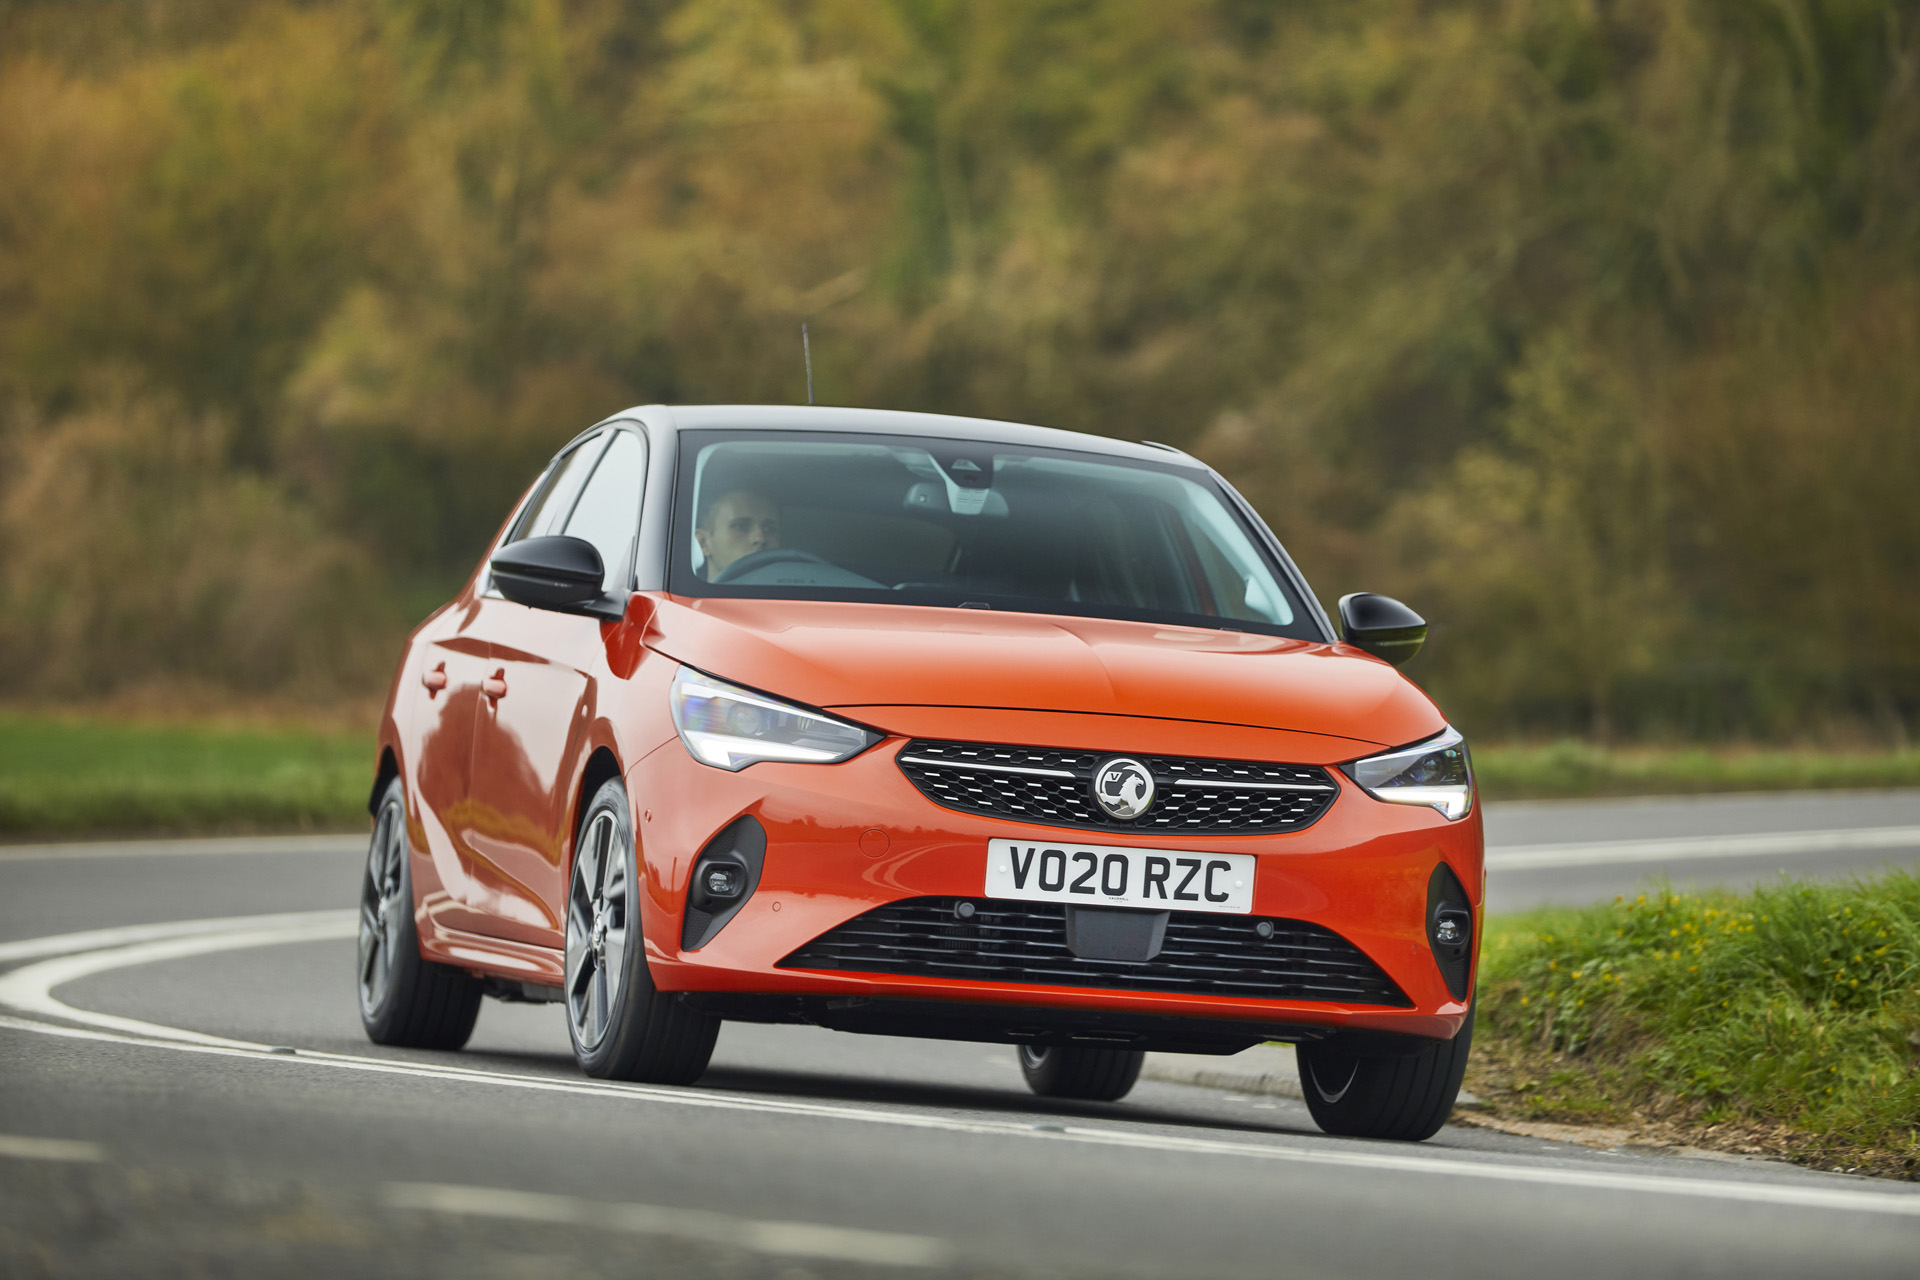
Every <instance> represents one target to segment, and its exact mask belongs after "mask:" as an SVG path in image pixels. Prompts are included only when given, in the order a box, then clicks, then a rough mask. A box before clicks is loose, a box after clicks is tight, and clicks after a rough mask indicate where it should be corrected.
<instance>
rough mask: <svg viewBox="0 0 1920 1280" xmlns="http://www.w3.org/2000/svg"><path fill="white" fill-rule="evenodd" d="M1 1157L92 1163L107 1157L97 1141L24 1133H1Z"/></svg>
mask: <svg viewBox="0 0 1920 1280" xmlns="http://www.w3.org/2000/svg"><path fill="white" fill-rule="evenodd" d="M0 1159H8V1160H70V1161H74V1162H77V1163H83V1164H85V1163H91V1162H94V1161H98V1160H104V1159H106V1153H105V1152H103V1151H102V1150H101V1149H100V1144H99V1143H97V1142H71V1141H68V1140H67V1139H65V1138H29V1137H27V1136H25V1135H24V1134H17V1133H0Z"/></svg>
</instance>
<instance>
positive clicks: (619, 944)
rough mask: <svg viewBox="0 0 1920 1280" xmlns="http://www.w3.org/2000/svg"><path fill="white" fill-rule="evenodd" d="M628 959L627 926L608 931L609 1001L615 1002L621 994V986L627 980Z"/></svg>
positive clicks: (606, 962)
mask: <svg viewBox="0 0 1920 1280" xmlns="http://www.w3.org/2000/svg"><path fill="white" fill-rule="evenodd" d="M626 958H627V931H626V928H625V926H622V927H620V928H617V929H616V928H612V927H609V928H608V929H607V950H606V960H605V964H606V970H607V978H606V981H607V999H608V1000H609V1001H611V1000H613V999H614V998H615V997H617V996H618V995H619V994H620V984H621V982H622V981H624V980H625V974H626Z"/></svg>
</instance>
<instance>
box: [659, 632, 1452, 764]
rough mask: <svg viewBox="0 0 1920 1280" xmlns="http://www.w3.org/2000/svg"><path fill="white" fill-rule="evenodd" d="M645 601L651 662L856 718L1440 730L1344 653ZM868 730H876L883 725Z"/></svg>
mask: <svg viewBox="0 0 1920 1280" xmlns="http://www.w3.org/2000/svg"><path fill="white" fill-rule="evenodd" d="M654 600H655V609H654V616H653V620H652V622H651V624H650V625H649V628H648V635H647V643H648V644H649V646H650V647H652V648H654V649H655V650H656V651H658V652H660V653H663V654H666V655H668V656H670V657H673V658H676V659H678V660H680V661H681V662H684V663H686V664H687V665H689V666H692V667H697V668H699V669H700V670H702V671H705V672H707V673H708V674H709V675H714V676H719V677H720V678H721V679H724V680H732V681H735V682H737V683H739V684H743V685H747V686H749V687H751V688H754V689H758V690H761V691H762V692H765V693H769V694H773V695H775V696H777V697H782V698H787V699H790V700H792V701H795V702H801V703H805V704H807V705H810V706H814V707H821V708H831V709H835V710H839V711H843V712H846V713H848V714H849V715H851V716H853V717H854V718H856V719H859V718H862V717H861V716H860V715H859V709H860V708H863V707H866V708H873V709H876V710H878V709H882V708H887V707H912V706H923V707H925V706H934V707H986V708H1009V709H1021V710H1032V711H1059V712H1079V713H1090V714H1096V715H1124V716H1140V717H1153V718H1162V719H1171V720H1190V721H1202V722H1208V723H1214V724H1231V725H1248V726H1253V727H1257V728H1268V729H1286V730H1291V731H1294V732H1298V733H1313V734H1321V735H1325V736H1330V737H1337V738H1347V739H1351V740H1352V741H1353V742H1355V743H1356V744H1358V746H1359V747H1360V748H1364V747H1367V746H1399V745H1402V744H1404V743H1408V742H1415V741H1418V740H1419V739H1421V738H1424V737H1428V736H1430V735H1432V734H1434V733H1438V732H1439V731H1440V730H1441V729H1442V728H1443V727H1444V726H1445V723H1446V722H1445V719H1444V717H1442V716H1441V714H1440V712H1439V709H1438V708H1436V707H1435V706H1434V705H1433V703H1432V701H1431V700H1429V699H1428V698H1427V696H1426V695H1425V694H1424V693H1422V692H1421V691H1420V690H1419V688H1417V687H1416V686H1415V685H1414V684H1413V683H1412V682H1411V681H1409V680H1407V679H1406V678H1405V677H1403V676H1401V675H1400V674H1399V673H1398V672H1397V671H1395V670H1394V669H1393V668H1392V667H1390V666H1388V665H1387V664H1386V663H1384V662H1381V661H1379V660H1378V659H1376V658H1372V657H1369V656H1367V655H1365V654H1363V653H1361V652H1360V651H1359V650H1357V649H1354V648H1351V647H1349V646H1347V645H1341V644H1321V643H1314V642H1309V641H1303V640H1287V639H1282V638H1279V637H1275V636H1264V635H1251V634H1248V633H1245V632H1238V631H1216V630H1211V629H1206V628H1198V627H1178V626H1164V625H1157V624H1153V623H1142V622H1122V621H1116V620H1111V619H1105V618H1074V617H1062V616H1058V615H1052V614H1033V613H998V612H988V611H986V610H972V609H967V610H961V609H940V608H924V607H920V606H915V605H892V604H843V603H830V602H819V601H793V600H717V599H688V598H685V597H673V596H664V595H662V596H655V597H654ZM866 719H867V721H868V723H873V724H875V725H876V726H877V727H880V728H885V727H886V724H885V718H884V715H874V716H868V717H866ZM1356 754H1358V750H1356Z"/></svg>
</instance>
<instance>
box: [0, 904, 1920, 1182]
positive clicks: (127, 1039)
mask: <svg viewBox="0 0 1920 1280" xmlns="http://www.w3.org/2000/svg"><path fill="white" fill-rule="evenodd" d="M196 923H204V922H196ZM228 923H229V925H230V926H231V927H230V928H229V930H228V931H226V932H224V933H202V934H199V935H196V936H191V937H178V936H176V937H171V938H161V939H157V940H155V941H153V942H150V943H140V944H135V945H131V946H122V947H116V948H113V949H111V950H107V951H99V952H93V953H86V954H81V955H73V956H65V957H61V958H59V959H54V960H43V961H41V962H40V963H38V964H33V965H28V966H26V967H24V968H21V969H16V970H13V971H12V972H10V973H7V974H5V975H0V1005H7V1006H9V1007H12V1008H14V1009H17V1010H19V1011H21V1012H23V1013H39V1014H42V1015H43V1016H53V1017H58V1018H62V1019H65V1020H68V1021H71V1022H79V1023H83V1024H86V1025H84V1026H58V1025H55V1024H52V1023H48V1022H42V1021H39V1020H37V1019H35V1018H31V1017H27V1018H21V1017H9V1016H6V1015H4V1014H0V1027H4V1028H8V1029H11V1030H17V1031H27V1032H32V1033H34V1034H38V1035H47V1036H54V1037H58V1038H63V1039H73V1040H87V1041H92V1042H95V1043H106V1044H120V1045H127V1046H133V1047H139V1048H145V1049H149V1050H157V1051H172V1052H178V1053H195V1054H207V1055H213V1056H217V1057H233V1058H249V1059H252V1060H254V1061H256V1062H259V1063H263V1064H274V1065H280V1066H289V1067H303V1068H304V1067H318V1068H324V1069H328V1070H337V1071H358V1072H364V1073H368V1074H374V1075H390V1076H409V1077H414V1078H417V1079H424V1080H437V1081H444V1082H452V1083H460V1084H468V1085H478V1086H483V1087H488V1088H500V1089H517V1090H525V1091H530V1092H539V1093H560V1094H570V1095H574V1096H580V1097H593V1098H608V1099H623V1100H626V1101H630V1102H651V1103H661V1104H667V1105H672V1106H683V1107H696V1108H702V1109H706V1110H714V1111H744V1112H754V1113H758V1114H761V1115H779V1116H788V1117H796V1118H805V1119H818V1120H834V1121H846V1122H854V1123H861V1124H883V1125H889V1126H895V1127H899V1128H906V1129H919V1130H926V1131H935V1132H943V1133H957V1134H971V1135H978V1136H986V1137H1003V1138H1023V1139H1026V1140H1029V1141H1041V1142H1072V1143H1077V1144H1081V1145H1090V1146H1101V1147H1113V1148H1122V1149H1130V1150H1139V1151H1160V1152H1169V1153H1177V1154H1182V1155H1197V1156H1232V1157H1235V1158H1238V1159H1246V1160H1269V1161H1279V1162H1282V1163H1289V1164H1310V1165H1321V1166H1334V1167H1340V1168H1349V1169H1370V1170H1390V1171H1392V1172H1396V1173H1418V1174H1428V1175H1439V1176H1444V1177H1449V1178H1478V1179H1486V1180H1492V1181H1497V1182H1507V1183H1527V1184H1533V1185H1536V1186H1551V1187H1572V1188H1579V1189H1583V1190H1588V1191H1630V1192H1637V1193H1642V1194H1649V1193H1650V1194H1654V1195H1669V1196H1692V1197H1696V1198H1702V1199H1713V1200H1733V1201H1743V1202H1746V1203H1749V1204H1766V1205H1775V1206H1780V1207H1786V1208H1800V1209H1833V1210H1845V1211H1851V1212H1856V1213H1877V1214H1894V1215H1898V1216H1902V1217H1914V1218H1920V1193H1916V1192H1909V1191H1897V1190H1892V1189H1888V1190H1875V1191H1865V1190H1857V1189H1854V1188H1851V1187H1834V1186H1810V1185H1804V1184H1782V1183H1765V1182H1734V1181H1727V1180H1716V1179H1705V1178H1681V1177H1674V1176H1672V1175H1668V1174H1644V1175H1643V1174H1632V1173H1615V1172H1609V1171H1607V1170H1602V1169H1568V1168H1554V1167H1547V1166H1539V1165H1523V1164H1505V1163H1499V1162H1496V1161H1491V1160H1489V1161H1481V1160H1469V1159H1463V1158H1460V1157H1458V1156H1425V1155H1392V1154H1388V1153H1386V1152H1380V1151H1371V1150H1364V1149H1359V1150H1356V1149H1353V1148H1349V1147H1345V1146H1329V1147H1325V1148H1314V1147H1297V1146H1289V1145H1286V1144H1282V1143H1263V1144H1258V1145H1256V1144H1253V1143H1247V1142H1228V1141H1223V1140H1221V1139H1217V1138H1194V1137H1186V1136H1182V1135H1176V1134H1162V1133H1145V1132H1138V1131H1133V1130H1127V1129H1118V1128H1091V1127H1086V1126H1080V1125H1062V1126H1058V1127H1054V1126H1052V1125H1049V1126H1048V1127H1047V1128H1044V1129H1042V1128H1036V1127H1035V1126H1033V1125H1032V1124H1030V1123H1025V1122H1021V1121H1012V1120H986V1119H963V1118H960V1117H955V1116H943V1115H937V1114H932V1113H925V1112H912V1111H905V1110H884V1109H881V1108H876V1107H860V1106H850V1105H846V1104H841V1103H821V1102H806V1101H801V1100H798V1099H785V1098H766V1097H759V1096H755V1095H751V1094H737V1093H725V1092H722V1091H719V1090H707V1089H676V1088H668V1087H665V1086H658V1085H636V1084H613V1083H608V1082H604V1081H593V1080H569V1079H563V1078H560V1077H552V1076H532V1075H520V1074H513V1073H508V1072H500V1071H485V1070H478V1069H475V1068H471V1067H458V1066H452V1065H447V1064H440V1063H433V1062H417V1061H409V1060H406V1059H397V1058H374V1057H362V1056H356V1055H350V1054H335V1053H321V1052H314V1051H310V1050H300V1051H298V1052H297V1053H293V1054H286V1053H274V1052H272V1051H271V1050H270V1049H269V1047H268V1046H266V1045H261V1044H252V1043H249V1042H247V1041H243V1040H229V1039H225V1038H223V1037H220V1036H209V1035H203V1034H201V1033H200V1032H197V1031H187V1030H183V1029H180V1028H175V1027H165V1026H160V1025H158V1024H156V1023H149V1022H140V1021H137V1020H135V1019H131V1018H119V1017H115V1016H114V1015H111V1014H102V1013H94V1012H92V1011H90V1010H84V1009H76V1008H74V1007H73V1006H71V1005H67V1004H64V1003H62V1002H61V1001H59V1000H58V999H56V998H55V997H54V995H53V988H55V987H57V986H59V985H60V984H62V983H64V982H71V981H73V980H74V979H75V978H79V977H85V976H89V975H91V974H96V973H104V972H107V971H109V970H112V969H117V968H124V967H128V966H131V965H136V964H145V963H151V962H153V961H156V960H172V959H180V958H182V957H185V956H192V955H206V954H211V953H215V952H219V951H234V950H242V949H245V948H248V947H256V946H270V945H275V944H279V943H288V942H310V941H318V940H333V939H344V938H349V937H352V936H353V933H354V930H355V928H356V927H357V925H356V918H355V916H354V913H353V912H351V911H320V912H301V913H297V914H295V915H293V916H240V917H235V918H233V919H232V920H230V921H229V922H228ZM146 927H149V928H154V929H162V928H165V927H166V926H146ZM176 927H177V926H176ZM69 936H73V935H69ZM43 941H46V942H49V943H50V942H51V941H52V940H51V939H47V940H43Z"/></svg>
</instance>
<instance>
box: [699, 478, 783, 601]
mask: <svg viewBox="0 0 1920 1280" xmlns="http://www.w3.org/2000/svg"><path fill="white" fill-rule="evenodd" d="M693 537H694V540H695V541H696V542H698V543H699V544H700V554H701V555H702V556H703V557H704V558H705V561H706V562H705V563H704V564H703V565H702V566H701V572H702V573H703V574H705V575H706V578H707V581H709V582H712V581H713V580H714V579H716V578H718V577H719V576H720V575H721V574H723V573H725V572H726V571H727V566H728V565H730V564H732V563H733V562H734V561H735V560H738V559H740V558H741V557H742V556H750V555H752V554H753V553H754V552H756V551H772V550H774V549H775V548H777V547H778V546H779V545H780V508H779V507H778V506H776V505H774V501H773V499H772V498H769V497H768V496H767V495H766V494H764V493H760V492H758V491H756V490H753V489H732V490H729V491H728V492H726V493H723V494H721V495H720V496H719V497H718V498H715V499H714V500H713V501H712V502H710V503H708V504H707V509H706V514H704V515H703V516H701V518H700V519H699V520H698V521H697V522H695V524H694V526H693Z"/></svg>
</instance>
